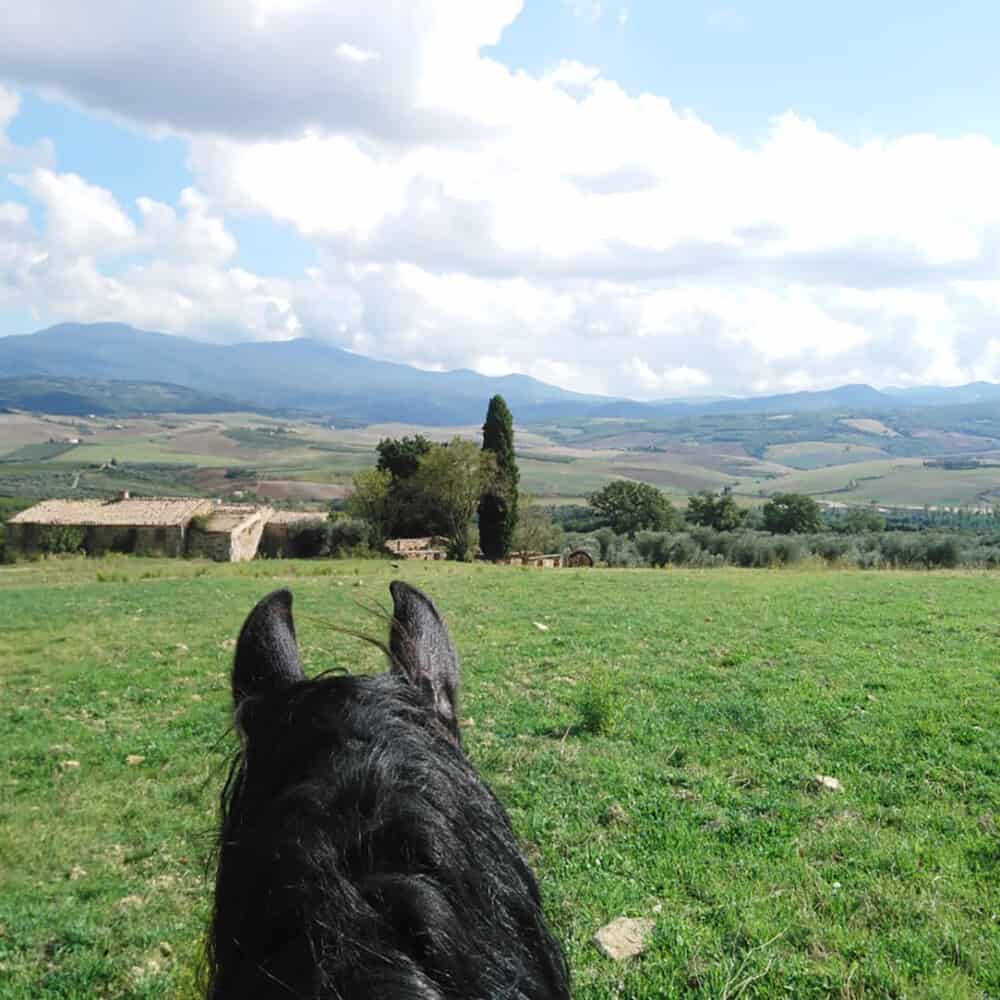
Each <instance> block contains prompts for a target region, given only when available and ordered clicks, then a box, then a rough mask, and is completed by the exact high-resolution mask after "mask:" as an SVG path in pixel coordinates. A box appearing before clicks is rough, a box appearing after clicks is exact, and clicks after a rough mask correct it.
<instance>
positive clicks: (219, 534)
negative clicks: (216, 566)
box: [186, 515, 264, 562]
mask: <svg viewBox="0 0 1000 1000" xmlns="http://www.w3.org/2000/svg"><path fill="white" fill-rule="evenodd" d="M263 531H264V518H263V517H262V516H260V515H256V516H253V517H250V518H247V520H245V521H244V522H243V523H242V524H239V525H237V526H236V527H235V528H233V529H231V530H228V531H226V530H221V531H212V530H211V529H208V530H206V529H204V528H196V527H194V526H192V527H190V528H188V532H187V547H186V551H187V555H188V556H190V557H191V558H194V559H213V560H215V562H248V561H249V560H251V559H253V558H254V556H256V555H257V547H258V545H259V544H260V536H261V533H262V532H263Z"/></svg>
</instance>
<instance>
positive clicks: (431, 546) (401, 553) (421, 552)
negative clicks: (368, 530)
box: [385, 538, 447, 562]
mask: <svg viewBox="0 0 1000 1000" xmlns="http://www.w3.org/2000/svg"><path fill="white" fill-rule="evenodd" d="M446 545H447V542H446V541H445V539H443V538H390V539H389V541H387V542H386V543H385V547H386V548H387V549H388V550H389V551H390V552H391V553H392V554H393V555H394V556H398V557H399V558H400V559H424V560H427V561H429V562H434V561H436V560H438V559H444V558H445V555H446V552H445V546H446Z"/></svg>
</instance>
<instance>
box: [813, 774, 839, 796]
mask: <svg viewBox="0 0 1000 1000" xmlns="http://www.w3.org/2000/svg"><path fill="white" fill-rule="evenodd" d="M813 781H815V782H816V787H817V788H818V789H819V790H820V791H821V792H842V791H843V790H844V786H843V785H842V784H841V783H840V782H839V781H838V780H837V779H836V778H831V777H830V775H828V774H817V775H816V777H815V778H814V779H813Z"/></svg>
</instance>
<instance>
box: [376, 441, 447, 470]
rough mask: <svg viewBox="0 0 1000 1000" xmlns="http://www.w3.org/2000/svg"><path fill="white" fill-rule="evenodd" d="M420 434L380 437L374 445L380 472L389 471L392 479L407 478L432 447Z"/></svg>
mask: <svg viewBox="0 0 1000 1000" xmlns="http://www.w3.org/2000/svg"><path fill="white" fill-rule="evenodd" d="M433 447H434V445H433V443H432V442H430V441H428V440H427V438H425V437H424V436H423V435H422V434H415V435H414V436H413V437H402V438H382V440H381V441H379V443H378V445H377V446H376V448H375V450H376V451H377V452H378V464H377V466H376V468H377V469H378V470H379V471H380V472H389V473H391V474H392V478H393V479H409V477H410V476H412V475H413V474H414V473H415V472H416V471H417V468H418V467H419V465H420V459H421V458H422V457H423V456H424V455H426V454H427V452H429V451H430V450H431V448H433Z"/></svg>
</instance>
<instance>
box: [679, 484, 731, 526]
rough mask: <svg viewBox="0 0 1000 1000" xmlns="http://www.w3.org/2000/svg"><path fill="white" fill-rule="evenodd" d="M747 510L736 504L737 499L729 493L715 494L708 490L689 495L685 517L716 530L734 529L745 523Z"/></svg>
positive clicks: (694, 522)
mask: <svg viewBox="0 0 1000 1000" xmlns="http://www.w3.org/2000/svg"><path fill="white" fill-rule="evenodd" d="M744 516H745V512H744V511H742V510H740V508H739V507H737V506H736V501H735V500H734V499H733V498H732V496H731V495H730V494H728V493H726V494H723V495H722V496H715V494H713V493H710V492H709V491H708V490H703V491H702V492H701V493H697V494H695V495H694V496H693V497H688V506H687V510H686V511H685V513H684V518H685V520H687V521H690V522H691V523H692V524H700V525H703V526H704V527H706V528H714V529H715V530H716V531H734V530H735V529H736V528H738V527H739V526H740V525H741V524H742V523H743V518H744Z"/></svg>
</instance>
